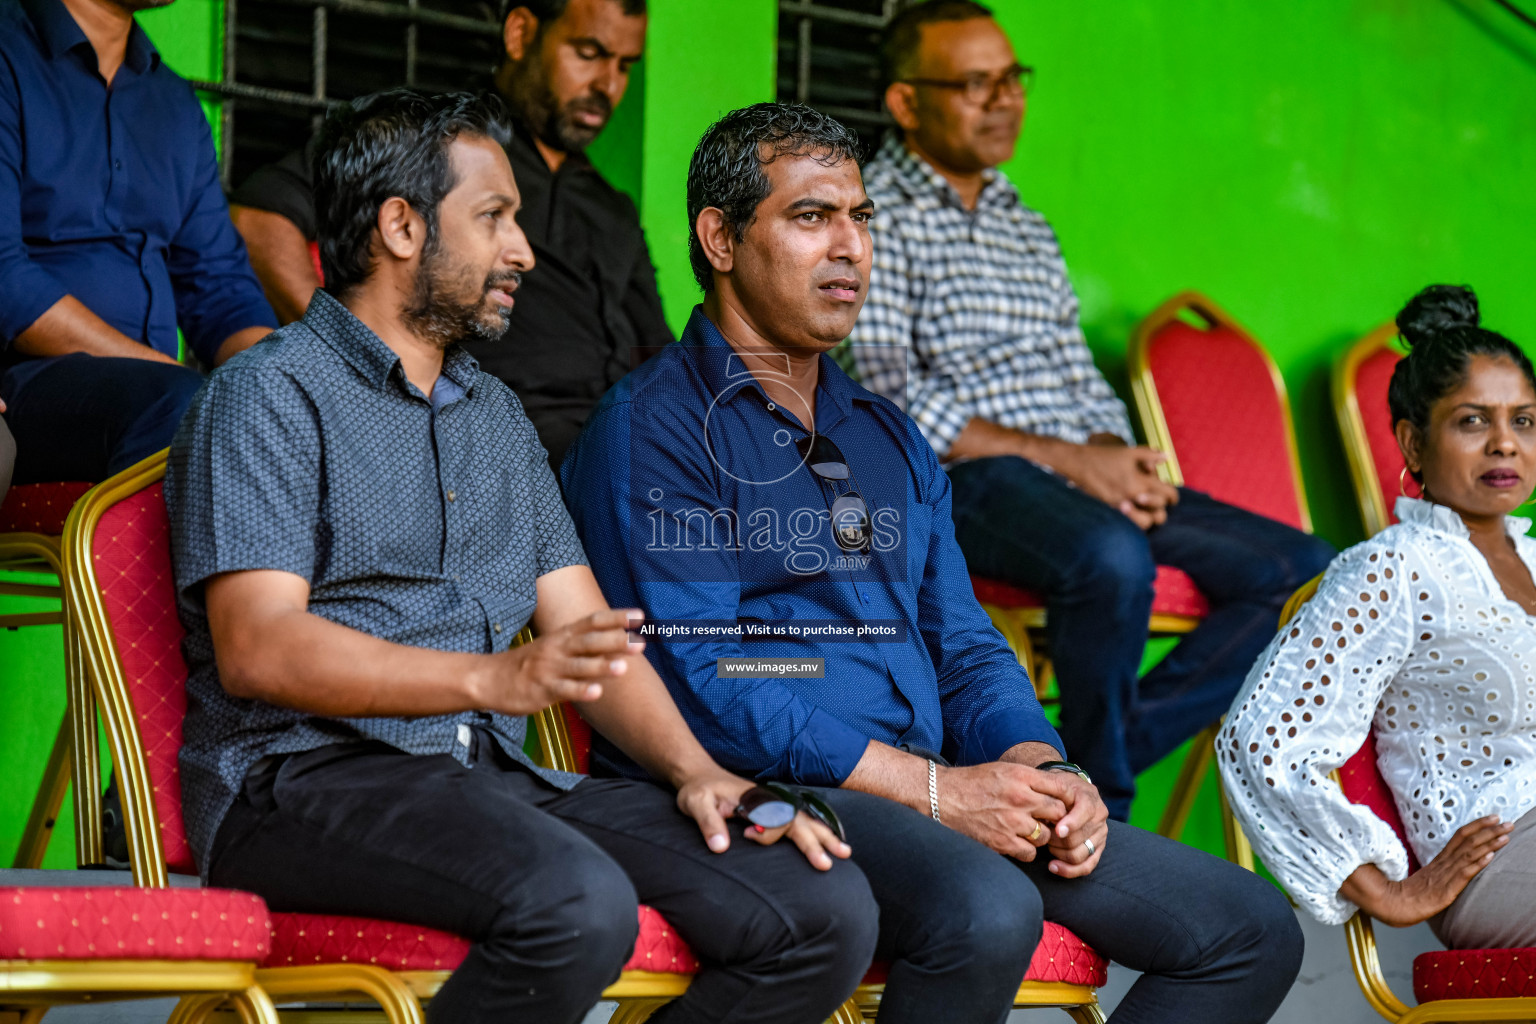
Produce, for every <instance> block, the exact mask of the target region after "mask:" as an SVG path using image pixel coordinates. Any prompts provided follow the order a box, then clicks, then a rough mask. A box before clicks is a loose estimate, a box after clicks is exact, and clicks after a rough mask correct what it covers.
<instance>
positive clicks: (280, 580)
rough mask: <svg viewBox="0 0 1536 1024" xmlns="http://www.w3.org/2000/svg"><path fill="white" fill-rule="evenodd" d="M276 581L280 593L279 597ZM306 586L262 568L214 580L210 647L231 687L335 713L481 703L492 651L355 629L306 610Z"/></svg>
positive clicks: (394, 712) (404, 711)
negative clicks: (454, 649) (401, 640)
mask: <svg viewBox="0 0 1536 1024" xmlns="http://www.w3.org/2000/svg"><path fill="white" fill-rule="evenodd" d="M263 577H264V578H265V581H264V580H263V579H262V578H263ZM263 582H266V583H267V584H268V586H267V588H263V587H261V586H260V584H262V583H263ZM274 585H275V586H276V587H277V588H279V592H280V593H281V594H282V595H283V599H276V600H274V599H273V597H272V594H273V591H272V589H271V588H272V586H274ZM308 589H309V588H308V586H307V585H306V584H305V583H304V581H303V580H302V579H301V578H300V577H298V576H293V575H291V574H289V573H277V572H265V571H260V572H246V573H234V574H231V575H229V576H225V577H216V578H214V579H213V580H210V581H209V583H208V585H207V600H208V618H209V623H210V625H211V627H212V632H213V649H214V652H215V654H216V656H217V660H218V667H219V680H220V682H221V683H222V684H223V686H224V689H225V690H227V691H229V693H230V694H232V695H233V696H236V697H243V698H247V699H252V700H262V701H265V702H267V703H268V704H275V705H278V706H279V707H287V708H293V709H295V710H298V711H305V712H308V713H310V714H313V715H321V716H324V717H329V718H367V717H374V716H401V717H411V716H419V715H440V714H450V713H453V712H456V711H465V710H470V709H476V708H479V707H482V706H483V705H482V704H481V703H480V701H479V700H478V699H477V698H478V685H479V683H480V681H481V678H482V675H483V673H484V670H485V667H486V665H485V663H486V662H487V661H488V660H489V657H490V656H487V655H477V654H459V653H451V652H445V651H434V650H428V649H425V648H420V647H407V646H405V645H403V644H395V643H390V642H389V641H387V640H381V639H379V638H378V637H374V636H370V635H369V634H367V633H363V632H360V631H358V630H355V629H349V628H348V627H346V626H342V625H339V624H337V623H334V622H331V621H329V620H327V619H323V618H321V617H320V616H318V615H315V614H313V613H311V612H309V611H307V610H306V603H307V598H308Z"/></svg>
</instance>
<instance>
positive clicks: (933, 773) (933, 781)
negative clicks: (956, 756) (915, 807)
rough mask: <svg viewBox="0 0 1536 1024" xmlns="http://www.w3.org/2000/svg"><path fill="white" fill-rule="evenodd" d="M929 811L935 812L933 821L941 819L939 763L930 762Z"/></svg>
mask: <svg viewBox="0 0 1536 1024" xmlns="http://www.w3.org/2000/svg"><path fill="white" fill-rule="evenodd" d="M928 809H929V810H930V811H932V812H933V820H934V821H938V820H940V819H939V764H938V762H937V761H929V762H928Z"/></svg>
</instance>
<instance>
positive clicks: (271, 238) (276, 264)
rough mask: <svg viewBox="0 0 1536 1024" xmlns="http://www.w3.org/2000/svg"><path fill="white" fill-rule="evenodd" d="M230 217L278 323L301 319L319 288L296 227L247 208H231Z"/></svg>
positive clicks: (306, 242) (306, 244) (304, 241)
mask: <svg viewBox="0 0 1536 1024" xmlns="http://www.w3.org/2000/svg"><path fill="white" fill-rule="evenodd" d="M229 216H230V219H232V220H233V221H234V222H235V230H236V231H238V232H240V237H241V238H244V239H245V247H246V249H247V250H248V251H249V252H250V254H251V269H252V270H254V271H256V277H257V278H258V279H259V280H260V281H261V288H262V290H263V291H264V292H266V293H267V301H268V302H270V303H271V304H272V309H273V311H274V312H275V313H277V322H278V323H280V324H288V323H292V322H293V321H295V320H297V319H299V318H300V317H302V316H303V315H304V311H305V310H306V309H308V308H309V300H310V298H311V297H312V296H313V295H314V294H315V289H316V288H319V287H320V277H319V275H317V274H316V273H315V265H314V261H312V260H311V259H310V258H309V240H308V239H307V238H305V237H304V232H302V231H300V230H299V228H298V225H296V224H294V223H293V221H291V220H289V219H288V218H287V217H284V216H283V215H282V214H280V213H272V212H270V211H267V210H258V209H255V208H254V207H250V206H238V205H233V204H232V205H231V206H230V208H229Z"/></svg>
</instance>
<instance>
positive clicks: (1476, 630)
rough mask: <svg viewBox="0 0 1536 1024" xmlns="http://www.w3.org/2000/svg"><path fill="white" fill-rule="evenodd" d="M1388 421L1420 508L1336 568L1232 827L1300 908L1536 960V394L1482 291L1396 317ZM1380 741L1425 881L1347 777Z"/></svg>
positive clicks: (1280, 690)
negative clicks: (1532, 534) (1534, 518)
mask: <svg viewBox="0 0 1536 1024" xmlns="http://www.w3.org/2000/svg"><path fill="white" fill-rule="evenodd" d="M1397 326H1398V329H1399V331H1400V332H1401V333H1402V336H1403V339H1404V340H1405V341H1406V342H1407V343H1408V344H1409V345H1411V346H1412V348H1411V350H1410V352H1409V354H1408V356H1407V357H1406V358H1404V359H1403V360H1402V361H1401V362H1400V363H1399V364H1398V366H1397V369H1396V370H1395V371H1394V373H1393V375H1392V383H1391V387H1390V390H1389V398H1388V400H1389V402H1390V405H1391V409H1392V419H1393V422H1394V424H1395V429H1396V433H1397V441H1398V446H1399V447H1400V448H1401V449H1402V453H1403V458H1404V460H1405V461H1406V463H1407V466H1408V472H1409V473H1411V474H1412V476H1413V478H1414V480H1416V481H1418V482H1419V485H1420V487H1421V488H1422V492H1423V497H1422V498H1421V499H1415V498H1408V497H1404V498H1400V499H1399V500H1398V503H1397V516H1398V519H1399V520H1400V522H1399V523H1398V525H1395V526H1391V527H1388V528H1387V529H1385V530H1383V531H1382V532H1381V533H1379V534H1377V535H1376V536H1374V537H1372V538H1371V539H1370V540H1368V541H1366V542H1365V543H1363V544H1359V545H1357V546H1355V547H1353V548H1350V549H1349V550H1348V551H1345V552H1344V553H1343V554H1341V555H1339V557H1338V558H1337V559H1335V560H1334V562H1333V564H1332V565H1331V566H1329V568H1328V571H1327V573H1326V574H1325V575H1324V576H1323V580H1322V584H1321V585H1320V587H1319V588H1318V591H1317V595H1316V596H1315V597H1314V598H1312V600H1311V601H1309V602H1307V604H1306V605H1305V606H1304V607H1303V608H1302V610H1301V611H1300V612H1299V613H1298V614H1297V616H1296V618H1295V619H1293V620H1292V621H1291V622H1290V623H1289V624H1287V625H1286V626H1285V627H1284V628H1283V629H1282V630H1281V631H1280V633H1279V635H1277V636H1276V637H1275V639H1274V641H1273V642H1272V643H1271V644H1270V646H1269V649H1268V650H1267V651H1265V653H1264V654H1263V655H1261V656H1260V658H1259V660H1258V662H1257V663H1256V664H1255V665H1254V668H1253V671H1252V673H1250V674H1249V676H1248V681H1247V684H1246V685H1245V686H1244V688H1243V690H1242V691H1241V692H1240V696H1239V697H1238V698H1237V700H1236V701H1235V702H1234V703H1233V705H1232V710H1231V711H1230V712H1229V714H1228V716H1227V721H1226V725H1225V727H1224V728H1223V729H1222V731H1221V735H1220V738H1219V739H1218V740H1217V744H1216V749H1217V754H1218V756H1219V758H1220V763H1221V771H1222V778H1223V781H1224V782H1225V783H1226V787H1227V793H1228V795H1229V796H1230V798H1231V800H1232V805H1233V810H1234V811H1235V812H1236V814H1237V816H1238V819H1239V820H1240V821H1241V823H1242V825H1243V827H1244V828H1245V829H1246V830H1247V832H1248V835H1249V836H1250V838H1251V839H1252V840H1253V844H1254V846H1255V848H1256V849H1257V851H1258V852H1259V854H1260V856H1261V857H1262V858H1263V860H1264V863H1265V864H1266V865H1268V866H1269V868H1270V869H1271V870H1272V871H1273V872H1274V873H1275V875H1276V877H1278V878H1279V879H1280V881H1281V882H1282V883H1283V884H1284V886H1285V887H1286V889H1287V890H1288V891H1289V892H1290V894H1291V896H1292V897H1293V898H1294V899H1295V900H1296V902H1297V903H1298V904H1300V905H1301V906H1303V907H1305V908H1306V909H1307V910H1308V911H1309V912H1311V913H1312V915H1313V916H1315V917H1316V918H1318V919H1319V920H1321V921H1323V922H1325V923H1329V924H1338V923H1341V922H1343V921H1345V920H1347V919H1348V918H1349V916H1350V915H1351V914H1353V913H1354V911H1355V908H1356V907H1360V908H1362V909H1364V910H1366V911H1367V912H1368V913H1369V914H1370V915H1371V916H1372V917H1375V918H1376V919H1378V920H1380V921H1384V922H1386V923H1387V924H1392V925H1399V926H1402V925H1409V924H1414V923H1417V922H1419V921H1425V920H1428V921H1429V922H1430V926H1431V928H1433V929H1434V931H1435V933H1436V935H1438V936H1439V937H1440V939H1441V941H1443V942H1445V943H1446V945H1448V946H1450V947H1452V948H1461V949H1485V948H1506V947H1521V946H1536V583H1533V582H1532V573H1533V571H1536V540H1533V539H1531V538H1528V537H1527V536H1526V530H1527V528H1528V527H1529V526H1530V522H1529V521H1528V520H1525V519H1516V518H1513V517H1511V516H1509V513H1510V512H1512V511H1513V510H1514V509H1515V508H1517V507H1518V506H1520V505H1521V504H1523V503H1524V502H1525V501H1526V500H1527V499H1528V498H1529V497H1530V496H1531V492H1532V489H1533V487H1536V376H1533V373H1532V369H1531V362H1530V360H1529V359H1528V358H1527V357H1526V356H1525V355H1524V354H1523V353H1522V352H1521V351H1520V350H1519V349H1518V348H1516V347H1515V345H1514V344H1513V343H1511V342H1510V341H1509V340H1508V339H1507V338H1504V337H1503V336H1501V335H1499V334H1495V333H1493V332H1492V331H1487V330H1483V329H1481V328H1479V327H1478V314H1477V302H1476V299H1475V298H1474V297H1473V295H1472V292H1471V291H1470V290H1468V289H1464V288H1453V287H1449V286H1445V285H1437V286H1434V287H1431V288H1427V289H1425V290H1424V291H1423V292H1421V293H1420V294H1419V295H1418V296H1416V297H1415V298H1414V299H1413V301H1412V302H1410V303H1409V304H1408V306H1407V307H1406V308H1405V309H1404V310H1403V312H1402V313H1400V314H1399V315H1398V318H1397ZM1373 726H1374V727H1375V731H1376V742H1377V763H1378V765H1379V767H1380V768H1381V772H1382V775H1383V777H1384V778H1385V779H1386V782H1387V785H1388V786H1389V787H1390V788H1391V790H1392V794H1393V796H1394V798H1395V802H1396V804H1397V808H1398V811H1399V812H1400V814H1401V815H1402V819H1403V824H1404V827H1405V829H1406V831H1407V835H1408V840H1409V843H1410V844H1411V845H1412V847H1413V852H1414V854H1415V855H1417V857H1418V860H1419V863H1420V864H1422V865H1423V868H1422V869H1421V870H1419V871H1418V872H1416V873H1415V874H1414V875H1412V876H1411V877H1408V876H1407V871H1408V863H1407V853H1406V851H1405V850H1404V849H1403V845H1402V843H1401V842H1400V841H1399V840H1398V838H1397V836H1396V835H1395V834H1394V833H1393V832H1392V830H1391V829H1390V828H1388V827H1387V826H1386V825H1385V824H1383V823H1382V821H1381V820H1380V819H1379V818H1377V817H1376V816H1375V815H1374V814H1372V813H1371V812H1370V811H1369V810H1367V809H1365V808H1364V807H1357V806H1355V805H1352V804H1350V803H1348V802H1347V801H1346V800H1345V799H1344V797H1343V795H1342V793H1341V792H1340V791H1339V788H1338V787H1337V786H1336V785H1334V784H1333V783H1332V782H1331V781H1330V780H1329V773H1330V772H1332V771H1333V770H1334V769H1336V768H1338V767H1339V766H1341V765H1342V764H1343V763H1344V762H1345V761H1346V760H1348V759H1349V757H1350V756H1351V755H1352V754H1354V753H1355V751H1356V750H1358V749H1359V748H1360V745H1361V743H1363V742H1364V740H1365V738H1366V736H1367V734H1368V732H1369V731H1370V730H1371V728H1372V727H1373Z"/></svg>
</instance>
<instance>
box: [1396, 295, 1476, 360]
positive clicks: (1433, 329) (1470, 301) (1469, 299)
mask: <svg viewBox="0 0 1536 1024" xmlns="http://www.w3.org/2000/svg"><path fill="white" fill-rule="evenodd" d="M1477 323H1478V315H1477V296H1476V295H1474V294H1473V293H1472V289H1471V288H1467V287H1464V286H1461V285H1454V284H1432V285H1430V286H1429V287H1428V288H1425V289H1424V290H1423V291H1421V292H1419V294H1417V295H1415V296H1414V297H1413V298H1412V299H1410V300H1409V301H1408V305H1406V306H1404V307H1403V311H1402V312H1401V313H1399V314H1397V329H1398V331H1399V332H1400V333H1401V334H1402V336H1403V340H1404V341H1406V342H1407V343H1408V344H1409V345H1417V344H1419V343H1420V342H1424V341H1428V340H1430V339H1431V338H1433V337H1435V336H1436V335H1440V334H1447V333H1450V332H1452V331H1463V330H1466V329H1468V328H1471V327H1476V326H1477Z"/></svg>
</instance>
